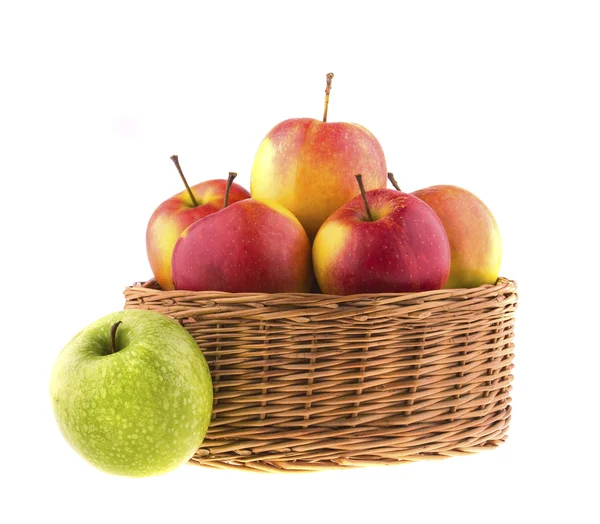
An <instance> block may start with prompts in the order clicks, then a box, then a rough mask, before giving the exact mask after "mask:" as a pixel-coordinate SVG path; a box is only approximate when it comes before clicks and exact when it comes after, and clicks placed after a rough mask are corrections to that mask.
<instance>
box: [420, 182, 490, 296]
mask: <svg viewBox="0 0 600 524" xmlns="http://www.w3.org/2000/svg"><path fill="white" fill-rule="evenodd" d="M412 194H413V195H414V196H416V197H417V198H419V199H421V200H422V201H423V202H426V203H427V204H428V205H429V206H430V207H431V208H432V209H433V210H434V211H435V212H436V214H437V215H438V216H439V217H440V219H441V221H442V224H444V228H445V229H446V234H447V235H448V240H449V241H450V252H451V257H452V262H451V266H450V276H449V277H448V281H447V282H446V286H445V287H446V288H449V289H451V288H470V287H477V286H481V285H484V284H495V283H496V280H497V279H498V274H499V271H500V262H501V259H502V240H501V238H500V230H499V229H498V224H497V223H496V220H495V218H494V216H493V215H492V213H491V211H490V210H489V209H488V207H487V206H486V205H485V204H484V203H483V202H482V201H481V200H480V199H479V198H478V197H477V196H475V195H474V194H473V193H471V192H470V191H467V190H466V189H463V188H461V187H457V186H452V185H438V186H432V187H428V188H426V189H419V190H418V191H414V192H413V193H412Z"/></svg>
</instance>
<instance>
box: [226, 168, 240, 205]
mask: <svg viewBox="0 0 600 524" xmlns="http://www.w3.org/2000/svg"><path fill="white" fill-rule="evenodd" d="M236 176H237V173H233V172H232V171H230V172H229V177H227V187H226V188H225V200H223V209H225V208H226V207H227V205H228V204H229V191H230V190H231V184H233V181H234V179H235V177H236Z"/></svg>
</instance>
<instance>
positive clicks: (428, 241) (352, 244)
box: [313, 181, 450, 295]
mask: <svg viewBox="0 0 600 524" xmlns="http://www.w3.org/2000/svg"><path fill="white" fill-rule="evenodd" d="M355 183H356V181H355ZM366 197H367V200H368V203H369V207H370V210H371V214H372V218H373V221H370V220H369V218H368V215H367V213H366V209H365V205H364V201H363V198H362V196H360V195H359V196H358V197H355V198H354V199H352V200H351V201H350V202H349V203H347V204H346V205H344V206H342V207H341V208H340V209H338V210H337V211H336V212H334V213H333V214H332V215H331V216H330V217H329V218H328V219H327V220H326V221H325V223H324V224H323V225H322V226H321V229H319V232H318V233H317V236H316V237H315V241H314V244H313V265H314V268H315V274H316V277H317V281H318V283H319V287H320V288H321V290H322V291H323V293H326V294H333V295H350V294H355V293H397V292H405V291H427V290H432V289H440V288H442V287H443V286H444V284H445V282H446V279H447V278H448V274H449V271H450V246H449V243H448V238H447V236H446V232H445V230H444V227H443V225H442V223H441V221H440V219H439V218H438V216H437V215H436V214H435V212H434V211H433V210H432V209H431V208H430V207H429V206H428V205H427V204H425V203H424V202H423V201H421V200H419V199H418V198H416V197H414V196H412V195H409V194H406V193H402V192H399V191H395V190H391V189H376V190H373V191H368V192H367V193H366Z"/></svg>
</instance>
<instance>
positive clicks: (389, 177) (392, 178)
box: [388, 173, 402, 191]
mask: <svg viewBox="0 0 600 524" xmlns="http://www.w3.org/2000/svg"><path fill="white" fill-rule="evenodd" d="M388 180H389V181H390V182H391V183H392V185H393V186H394V187H395V188H396V189H397V190H398V191H402V189H400V186H399V185H398V182H396V178H395V177H394V174H393V173H388Z"/></svg>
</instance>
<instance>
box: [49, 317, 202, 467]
mask: <svg viewBox="0 0 600 524" xmlns="http://www.w3.org/2000/svg"><path fill="white" fill-rule="evenodd" d="M119 320H120V321H122V324H120V325H119V327H118V328H117V331H116V348H117V352H116V353H110V329H111V326H112V325H113V324H115V323H116V322H118V321H119ZM50 396H51V400H52V406H53V409H54V414H55V417H56V421H57V423H58V426H59V428H60V430H61V432H62V434H63V436H64V437H65V439H66V440H67V441H68V442H69V444H70V445H71V446H72V447H73V448H74V449H75V450H76V451H77V452H78V453H79V454H80V455H81V456H82V457H84V458H85V459H86V460H88V461H89V462H90V463H91V464H93V465H94V466H96V467H97V468H98V469H100V470H103V471H105V472H107V473H112V474H116V475H123V476H128V477H146V476H151V475H159V474H162V473H166V472H168V471H171V470H173V469H174V468H176V467H178V466H180V465H181V464H183V463H185V462H186V461H187V460H189V459H190V457H191V456H192V455H193V454H194V452H195V451H196V450H197V449H198V447H199V446H200V444H201V443H202V441H203V440H204V436H205V435H206V431H207V429H208V425H209V422H210V418H211V412H212V404H213V390H212V380H211V375H210V370H209V368H208V365H207V363H206V360H205V358H204V356H203V354H202V352H201V351H200V349H199V348H198V345H197V344H196V342H195V340H194V339H193V338H192V336H191V335H190V334H189V333H188V332H187V331H186V330H185V329H184V328H183V327H182V326H180V325H179V324H178V323H177V322H176V321H174V320H173V319H171V318H169V317H167V316H164V315H161V314H159V313H156V312H153V311H147V310H126V311H119V312H116V313H112V314H110V315H107V316H105V317H103V318H101V319H99V320H97V321H96V322H94V323H92V324H90V325H89V326H88V327H87V328H85V329H83V330H82V331H81V332H80V333H78V334H77V335H76V336H75V337H74V338H73V339H72V340H71V341H70V342H69V343H68V344H67V345H66V346H65V348H64V349H63V350H62V351H61V352H60V354H59V356H58V358H57V360H56V362H55V364H54V366H53V369H52V373H51V379H50Z"/></svg>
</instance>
